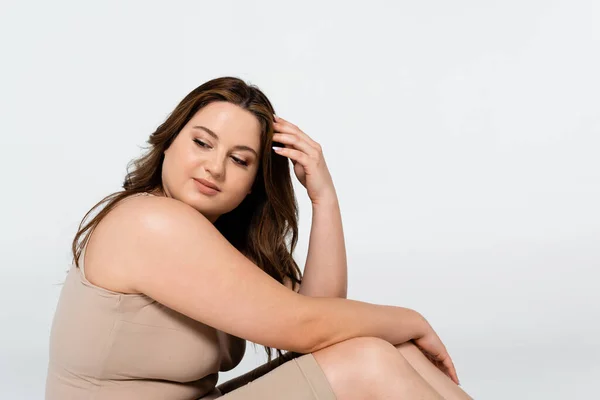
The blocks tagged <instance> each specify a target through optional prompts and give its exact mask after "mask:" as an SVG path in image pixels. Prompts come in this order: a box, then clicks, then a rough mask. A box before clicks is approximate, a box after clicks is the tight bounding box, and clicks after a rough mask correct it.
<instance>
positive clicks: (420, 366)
mask: <svg viewBox="0 0 600 400" xmlns="http://www.w3.org/2000/svg"><path fill="white" fill-rule="evenodd" d="M396 348H397V349H398V351H399V352H400V354H402V356H403V357H404V358H405V359H406V360H407V361H408V362H409V363H410V364H411V365H412V367H413V368H414V369H415V370H416V371H417V372H418V373H419V375H421V377H422V378H423V379H424V380H425V381H427V383H429V384H430V385H431V386H432V387H433V388H434V389H435V390H436V391H437V392H438V393H440V394H441V395H442V396H443V397H444V398H445V399H448V400H455V399H461V400H467V399H472V397H470V396H469V395H468V394H467V393H465V392H464V391H463V390H462V389H461V387H460V386H458V385H457V384H456V383H454V381H453V380H452V379H450V378H449V377H448V375H446V374H445V373H443V372H442V371H440V369H439V368H437V367H436V366H435V365H433V363H432V362H431V361H429V359H428V358H427V357H425V355H424V354H423V353H422V352H421V350H419V348H418V347H417V346H416V345H415V344H414V343H413V342H412V341H408V342H406V343H402V344H399V345H397V346H396Z"/></svg>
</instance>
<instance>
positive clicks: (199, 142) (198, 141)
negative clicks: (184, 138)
mask: <svg viewBox="0 0 600 400" xmlns="http://www.w3.org/2000/svg"><path fill="white" fill-rule="evenodd" d="M194 142H196V143H198V145H199V146H200V147H208V145H207V144H206V143H204V142H203V141H202V140H200V139H194Z"/></svg>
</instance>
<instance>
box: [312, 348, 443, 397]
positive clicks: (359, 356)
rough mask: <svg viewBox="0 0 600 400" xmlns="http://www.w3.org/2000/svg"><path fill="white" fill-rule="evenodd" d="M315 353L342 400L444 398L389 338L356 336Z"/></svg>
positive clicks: (336, 393) (316, 358) (337, 395)
mask: <svg viewBox="0 0 600 400" xmlns="http://www.w3.org/2000/svg"><path fill="white" fill-rule="evenodd" d="M312 354H313V356H314V358H315V360H317V363H318V364H319V365H320V367H321V369H322V370H323V372H324V373H325V376H326V377H327V380H328V381H329V383H330V385H331V387H332V389H333V391H334V393H335V395H336V397H337V399H338V400H371V399H373V400H375V399H390V400H391V399H399V400H403V399H419V400H444V398H443V397H442V396H441V395H440V394H439V393H438V392H437V391H436V390H435V389H434V388H433V387H432V386H431V385H430V384H429V383H428V382H427V381H425V380H424V379H423V378H422V377H421V376H420V375H419V374H418V373H417V372H416V371H415V369H414V368H413V367H412V366H411V365H410V363H409V362H408V361H407V360H406V359H405V358H404V357H403V356H402V355H401V354H399V353H398V350H396V348H394V346H393V345H391V344H390V343H388V342H386V341H385V340H382V339H379V338H372V337H361V338H354V339H349V340H346V341H343V342H340V343H336V344H334V345H332V346H329V347H326V348H324V349H321V350H318V351H315V352H314V353H312Z"/></svg>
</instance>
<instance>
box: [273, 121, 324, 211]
mask: <svg viewBox="0 0 600 400" xmlns="http://www.w3.org/2000/svg"><path fill="white" fill-rule="evenodd" d="M273 127H274V128H275V134H274V135H273V142H279V143H282V144H284V145H285V147H282V148H280V149H279V150H277V149H274V150H275V152H276V153H277V154H279V155H282V156H285V157H288V158H289V159H291V160H292V164H294V173H295V174H296V177H297V178H298V180H299V181H300V183H301V184H302V186H304V187H305V188H306V189H307V191H308V197H310V200H311V202H312V203H313V204H318V203H319V202H322V201H325V200H328V199H330V198H331V197H336V194H335V188H334V186H333V180H332V179H331V174H330V173H329V169H328V168H327V164H326V163H325V158H323V151H322V149H321V145H319V143H317V142H315V141H314V140H312V139H311V138H310V137H309V136H308V135H307V134H306V133H304V132H302V131H301V130H300V128H298V127H297V126H296V125H294V124H292V123H290V122H288V121H286V120H284V119H283V118H280V117H277V116H275V122H274V123H273Z"/></svg>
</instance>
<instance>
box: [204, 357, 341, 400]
mask: <svg viewBox="0 0 600 400" xmlns="http://www.w3.org/2000/svg"><path fill="white" fill-rule="evenodd" d="M224 385H226V383H225V384H224ZM209 399H210V400H212V399H219V400H279V399H285V400H336V396H335V394H334V393H333V389H332V388H331V385H330V384H329V381H327V378H326V377H325V373H324V372H323V370H322V369H321V367H320V365H319V364H318V363H317V360H315V358H314V356H313V355H312V354H310V353H309V354H304V355H302V356H300V357H297V358H293V359H291V360H289V361H287V362H285V363H284V364H282V365H280V366H278V367H276V368H275V369H273V370H272V371H270V372H268V373H266V374H264V375H263V376H261V377H259V378H257V379H254V380H252V381H250V382H248V383H247V384H245V385H244V386H241V387H239V388H237V389H235V390H232V391H231V392H229V393H226V394H224V395H221V393H220V392H219V391H218V389H215V392H213V393H211V394H208V395H206V396H203V397H202V400H209Z"/></svg>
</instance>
